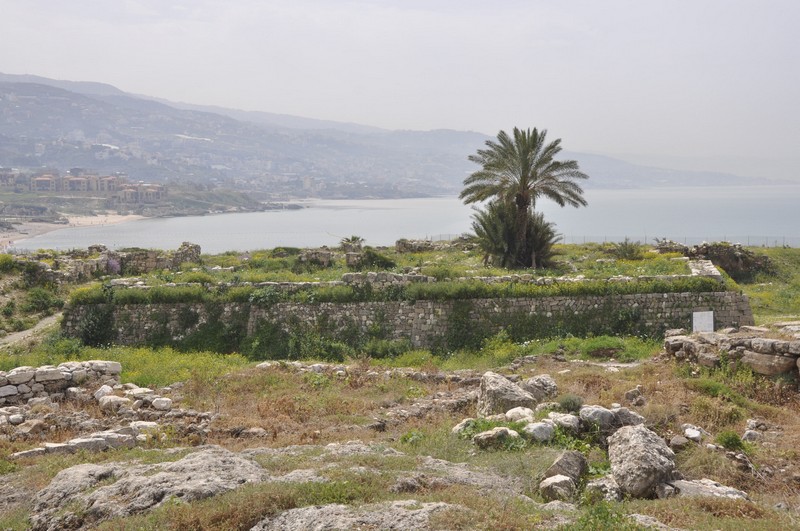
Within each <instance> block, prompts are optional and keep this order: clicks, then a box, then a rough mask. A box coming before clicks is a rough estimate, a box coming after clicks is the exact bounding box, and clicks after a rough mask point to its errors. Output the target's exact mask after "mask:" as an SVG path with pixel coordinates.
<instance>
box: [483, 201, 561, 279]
mask: <svg viewBox="0 0 800 531" xmlns="http://www.w3.org/2000/svg"><path fill="white" fill-rule="evenodd" d="M529 221H530V223H529V224H528V228H527V229H526V231H525V239H524V243H523V248H522V249H520V248H519V247H518V245H519V242H518V239H517V232H518V231H517V226H516V224H517V218H516V215H515V210H514V207H513V205H509V204H508V203H504V202H502V201H492V202H490V203H489V204H488V205H487V207H486V210H476V212H475V214H473V222H472V230H473V231H475V235H476V236H477V238H478V245H479V246H480V247H481V249H482V250H483V252H484V258H483V264H484V265H489V262H490V261H491V262H492V263H493V264H494V265H497V266H500V267H505V268H519V267H535V268H541V267H550V266H552V265H553V256H554V255H555V254H556V253H555V251H554V249H553V246H554V245H555V244H556V243H557V242H558V241H559V240H560V239H561V237H560V236H559V235H558V234H557V233H556V230H555V225H553V224H552V223H550V222H548V221H545V219H544V215H543V214H541V213H540V212H534V213H533V214H532V215H531V216H530V218H529ZM529 257H535V260H536V261H535V262H520V261H519V259H520V258H529Z"/></svg>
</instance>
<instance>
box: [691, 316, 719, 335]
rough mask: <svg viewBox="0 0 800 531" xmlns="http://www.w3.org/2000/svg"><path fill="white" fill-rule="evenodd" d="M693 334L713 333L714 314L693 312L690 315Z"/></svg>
mask: <svg viewBox="0 0 800 531" xmlns="http://www.w3.org/2000/svg"><path fill="white" fill-rule="evenodd" d="M692 331H693V332H713V331H714V312H694V313H693V314H692Z"/></svg>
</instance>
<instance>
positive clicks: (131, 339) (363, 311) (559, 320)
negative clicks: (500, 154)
mask: <svg viewBox="0 0 800 531" xmlns="http://www.w3.org/2000/svg"><path fill="white" fill-rule="evenodd" d="M103 307H104V305H96V306H93V305H84V306H75V307H71V308H68V309H67V310H66V311H65V314H64V319H63V321H62V328H63V333H64V334H65V335H67V336H72V337H81V334H82V330H83V327H84V325H85V323H86V322H89V321H91V320H92V318H91V316H92V315H93V312H96V311H97V310H98V309H103ZM695 311H714V319H715V326H716V327H717V328H725V327H730V326H741V325H750V324H753V316H752V312H751V310H750V305H749V302H748V300H747V297H746V296H744V295H741V294H739V293H734V292H709V293H649V294H629V295H611V296H583V297H541V298H506V299H467V300H457V301H428V300H420V301H389V302H358V303H356V302H354V303H319V304H300V303H289V302H279V303H275V304H273V305H268V306H266V307H260V306H257V305H254V304H249V303H227V304H222V303H217V304H213V305H208V306H207V305H204V304H192V303H186V304H156V305H127V306H114V307H113V316H112V319H111V320H110V322H113V334H112V338H111V340H112V341H113V342H115V343H120V344H128V345H134V344H146V343H153V342H157V343H162V344H163V343H171V342H173V343H177V342H179V341H181V340H183V339H185V338H187V337H189V336H191V335H192V334H194V333H197V332H198V331H201V330H202V329H203V328H204V327H207V326H209V325H213V326H219V325H220V324H223V325H230V326H238V327H240V328H241V333H242V334H245V335H251V334H253V333H255V332H256V331H257V329H258V327H259V325H260V324H261V323H264V322H268V323H279V324H281V325H282V326H283V327H284V328H289V327H298V326H315V327H316V329H320V326H319V324H320V323H322V322H324V323H325V326H324V327H323V328H324V330H325V331H327V332H330V333H332V334H336V333H337V332H341V331H343V330H346V329H348V328H352V327H356V328H357V329H358V330H359V331H361V332H362V333H366V332H367V331H369V330H371V329H374V328H375V327H380V328H382V329H383V330H385V331H386V334H387V335H388V336H389V337H390V338H392V339H407V340H409V341H410V342H411V343H412V345H414V346H415V347H431V346H436V345H441V341H442V340H443V339H444V338H447V337H448V336H451V335H452V334H453V333H477V332H478V331H481V332H483V333H485V334H491V333H492V332H496V331H498V330H500V329H501V328H503V327H506V326H516V327H527V328H526V329H525V333H526V334H527V335H529V336H530V337H537V336H538V337H542V336H544V335H552V334H553V333H554V332H561V333H569V332H572V333H606V332H608V331H609V330H611V331H615V330H619V331H620V332H633V333H641V334H647V335H650V336H659V335H660V334H662V333H663V332H664V331H665V330H667V329H671V328H680V327H689V326H690V324H691V317H692V312H695ZM458 326H460V327H462V328H463V329H464V330H458V329H456V327H458ZM537 332H538V333H537Z"/></svg>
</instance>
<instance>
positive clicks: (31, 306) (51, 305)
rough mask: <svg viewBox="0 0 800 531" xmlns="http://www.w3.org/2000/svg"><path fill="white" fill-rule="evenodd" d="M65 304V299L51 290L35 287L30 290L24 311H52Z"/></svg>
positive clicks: (24, 304)
mask: <svg viewBox="0 0 800 531" xmlns="http://www.w3.org/2000/svg"><path fill="white" fill-rule="evenodd" d="M62 306H64V300H63V299H60V298H58V297H56V296H55V295H54V294H53V293H52V291H51V290H48V289H45V288H40V287H34V288H31V289H30V290H28V293H27V295H26V296H25V302H24V303H23V304H22V311H23V312H26V313H33V312H50V311H51V310H53V309H59V308H61V307H62Z"/></svg>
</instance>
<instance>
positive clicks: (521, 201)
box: [514, 193, 535, 267]
mask: <svg viewBox="0 0 800 531" xmlns="http://www.w3.org/2000/svg"><path fill="white" fill-rule="evenodd" d="M514 202H515V204H516V207H517V220H516V221H517V227H516V229H517V231H516V232H517V237H516V240H517V242H516V243H517V245H516V249H515V253H514V254H515V256H514V259H515V261H516V262H517V264H518V265H519V266H521V267H531V265H532V264H531V263H529V262H528V259H529V258H532V257H529V256H528V249H527V247H528V225H529V224H530V212H529V207H530V204H531V199H530V196H529V195H528V194H526V193H518V194H517V195H516V196H515V198H514ZM533 266H534V267H535V262H534V263H533Z"/></svg>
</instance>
